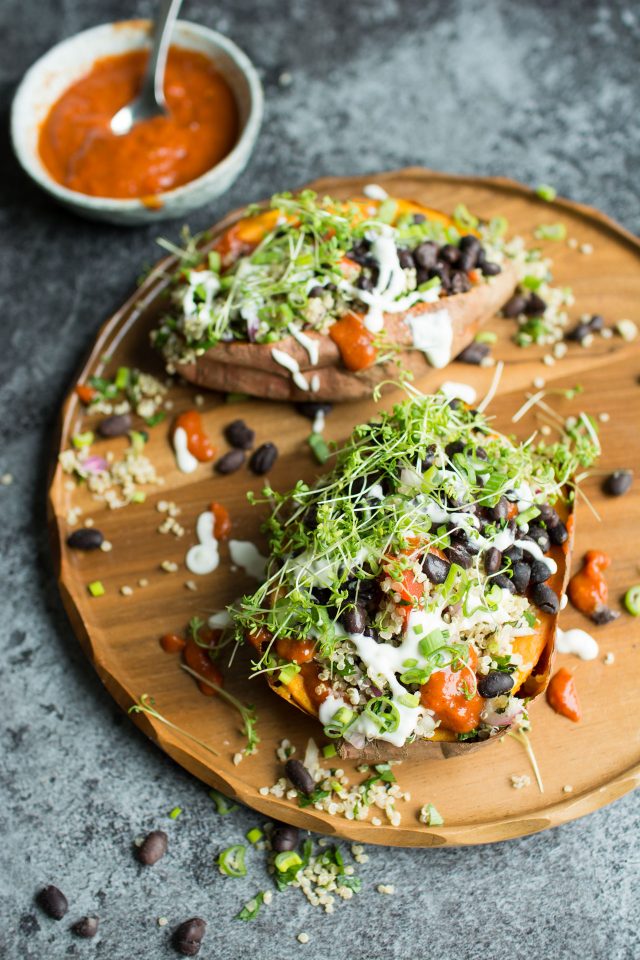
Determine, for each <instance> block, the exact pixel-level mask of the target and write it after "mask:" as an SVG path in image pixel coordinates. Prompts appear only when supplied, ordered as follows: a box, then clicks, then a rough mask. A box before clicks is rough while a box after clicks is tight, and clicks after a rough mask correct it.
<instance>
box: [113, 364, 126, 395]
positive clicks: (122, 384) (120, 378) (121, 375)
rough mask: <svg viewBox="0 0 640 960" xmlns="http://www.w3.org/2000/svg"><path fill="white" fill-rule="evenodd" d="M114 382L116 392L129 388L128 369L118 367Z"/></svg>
mask: <svg viewBox="0 0 640 960" xmlns="http://www.w3.org/2000/svg"><path fill="white" fill-rule="evenodd" d="M114 382H115V385H116V387H117V388H118V390H126V389H127V387H128V386H129V367H118V372H117V373H116V376H115V381H114Z"/></svg>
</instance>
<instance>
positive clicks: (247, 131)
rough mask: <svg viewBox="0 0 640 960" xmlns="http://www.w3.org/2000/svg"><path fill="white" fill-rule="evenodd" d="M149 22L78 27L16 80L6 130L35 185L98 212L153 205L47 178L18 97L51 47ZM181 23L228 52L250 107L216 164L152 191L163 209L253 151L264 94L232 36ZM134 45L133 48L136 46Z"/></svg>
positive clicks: (134, 20)
mask: <svg viewBox="0 0 640 960" xmlns="http://www.w3.org/2000/svg"><path fill="white" fill-rule="evenodd" d="M151 23H152V21H151V20H150V19H149V18H132V19H129V20H112V21H109V22H107V23H101V24H97V25H96V26H93V27H89V28H88V29H87V30H81V31H79V32H78V33H74V34H72V35H71V36H69V37H65V38H64V39H63V40H60V41H59V42H58V43H56V44H54V45H53V46H52V47H50V48H49V49H48V50H47V51H45V53H43V54H42V56H40V57H38V59H37V60H36V61H35V62H34V63H32V64H31V66H30V67H29V68H28V70H27V71H26V73H25V74H24V76H23V78H22V80H21V81H20V83H19V85H18V87H17V89H16V91H15V93H14V95H13V99H12V102H11V121H10V129H11V142H12V145H13V151H14V154H15V156H16V158H17V160H18V162H19V163H20V166H21V167H22V169H23V170H24V171H25V173H27V174H28V175H29V176H30V177H31V179H32V180H34V181H35V182H36V183H37V184H38V186H40V187H42V189H43V190H46V191H47V192H48V193H50V194H52V195H53V196H55V197H56V198H57V199H58V200H61V201H63V202H65V203H67V204H71V205H74V206H77V207H83V208H84V209H86V210H88V211H92V210H93V211H96V212H98V211H100V212H103V211H104V212H108V211H114V212H116V211H117V212H132V213H133V212H139V211H140V210H146V211H148V210H150V209H151V208H150V206H149V204H146V203H143V202H142V199H141V198H139V197H132V198H120V197H95V196H92V195H91V194H87V193H80V192H79V191H77V190H70V189H69V188H68V187H65V186H63V185H62V184H60V183H58V182H57V181H56V180H54V179H53V177H51V176H50V175H49V173H48V172H47V171H46V169H45V167H44V166H43V165H42V164H40V163H38V162H37V159H36V153H35V152H34V151H32V150H30V149H28V148H27V147H26V146H25V145H24V144H23V143H22V142H21V129H22V125H23V123H24V120H23V113H24V111H23V109H22V100H23V98H24V97H25V96H26V90H27V86H28V84H29V83H30V82H31V81H32V79H33V77H34V74H36V73H37V71H38V70H39V69H40V68H41V67H42V63H43V61H44V60H45V59H46V58H48V57H50V56H51V55H52V54H54V53H55V52H61V51H62V50H63V48H64V47H65V46H66V45H67V44H69V43H70V42H71V41H73V40H77V39H78V38H79V37H86V36H88V35H90V34H96V33H101V32H105V33H106V32H107V31H108V30H109V29H113V28H123V27H126V26H127V25H131V26H132V27H133V26H134V25H136V26H142V25H150V24H151ZM180 28H187V30H188V31H192V32H194V33H195V34H196V35H198V36H200V37H202V38H203V39H205V40H209V41H211V42H212V44H213V45H214V46H217V47H218V48H219V49H221V50H222V51H223V52H224V53H226V54H228V55H229V57H230V58H231V59H232V60H233V62H234V63H235V64H236V66H237V67H239V69H240V71H241V72H242V73H243V74H244V76H245V78H246V80H247V83H248V86H249V98H250V104H249V112H248V114H247V118H246V121H245V124H244V126H243V128H242V132H241V133H240V136H239V137H238V140H237V142H236V144H235V146H234V147H233V149H232V150H231V151H230V152H229V153H228V154H227V155H226V157H223V158H222V160H220V161H219V162H218V163H216V164H215V166H213V167H210V168H209V169H208V170H206V171H205V172H204V173H202V174H200V176H199V177H196V178H195V179H194V180H189V181H188V182H187V183H183V184H181V185H180V186H178V187H174V188H173V189H171V190H165V191H163V192H162V193H154V194H153V197H154V199H155V198H157V199H158V201H161V204H160V203H159V207H160V206H162V207H163V208H166V207H167V206H168V205H170V204H171V202H172V200H174V199H178V198H179V199H183V198H185V197H187V196H188V195H189V194H191V193H194V192H197V190H198V189H199V188H200V187H202V186H203V185H204V183H205V182H206V181H207V180H208V179H210V178H212V176H214V175H215V177H216V178H217V177H224V176H225V174H227V173H228V172H231V171H233V168H234V166H235V165H237V164H238V163H242V161H243V159H244V154H245V151H247V150H248V151H250V150H251V148H252V146H253V144H254V142H255V139H256V137H257V135H258V131H259V129H260V125H261V123H262V117H263V111H264V93H263V89H262V83H261V82H260V77H259V75H258V72H257V70H256V68H255V67H254V65H253V63H252V62H251V60H250V59H249V57H248V56H247V54H246V53H245V52H244V51H243V50H241V49H240V47H239V46H238V45H237V44H236V43H235V42H234V41H233V40H231V39H230V38H229V37H226V36H224V34H222V33H218V31H217V30H212V29H211V28H210V27H206V26H204V25H203V24H200V23H194V22H192V21H191V20H177V21H176V23H175V26H174V31H177V30H178V29H180ZM172 42H176V43H178V45H179V42H180V39H179V37H177V36H175V34H174V37H172ZM132 49H135V47H133V48H132ZM95 59H96V60H97V59H99V57H98V56H96V58H95Z"/></svg>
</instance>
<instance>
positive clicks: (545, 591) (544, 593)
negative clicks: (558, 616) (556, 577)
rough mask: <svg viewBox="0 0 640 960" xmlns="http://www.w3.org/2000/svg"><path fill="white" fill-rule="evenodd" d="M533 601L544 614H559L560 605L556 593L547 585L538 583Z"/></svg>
mask: <svg viewBox="0 0 640 960" xmlns="http://www.w3.org/2000/svg"><path fill="white" fill-rule="evenodd" d="M531 599H532V600H533V602H534V603H535V605H536V607H538V609H539V610H542V612H543V613H557V612H558V608H559V606H560V604H559V603H558V597H557V595H556V593H555V592H554V591H553V590H552V589H551V587H548V586H547V585H546V583H536V585H535V587H534V588H533V591H532V593H531Z"/></svg>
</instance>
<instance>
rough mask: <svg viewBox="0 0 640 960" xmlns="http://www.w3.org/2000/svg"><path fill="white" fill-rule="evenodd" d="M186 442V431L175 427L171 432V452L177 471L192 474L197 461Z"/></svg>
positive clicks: (196, 467) (196, 466) (195, 468)
mask: <svg viewBox="0 0 640 960" xmlns="http://www.w3.org/2000/svg"><path fill="white" fill-rule="evenodd" d="M188 442H189V440H188V437H187V431H186V430H185V429H184V428H183V427H176V429H175V430H174V431H173V451H174V453H175V455H176V463H177V465H178V470H180V471H182V473H193V471H194V470H197V469H198V461H197V460H196V458H195V457H194V455H193V454H192V453H191V452H190V450H189V446H188Z"/></svg>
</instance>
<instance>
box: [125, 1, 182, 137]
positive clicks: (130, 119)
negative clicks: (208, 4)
mask: <svg viewBox="0 0 640 960" xmlns="http://www.w3.org/2000/svg"><path fill="white" fill-rule="evenodd" d="M181 5H182V0H163V3H162V6H161V8H160V13H159V15H158V17H157V18H156V20H155V21H154V26H153V42H152V45H151V53H150V54H149V63H148V64H147V69H146V72H145V75H144V77H143V79H142V87H141V88H140V93H139V94H138V96H137V97H136V98H135V100H132V101H131V103H128V104H126V106H124V107H122V108H121V109H120V110H118V112H117V113H116V114H114V116H113V117H112V118H111V124H110V126H111V130H112V132H113V133H115V134H116V135H117V136H122V135H123V134H125V133H129V131H130V130H131V128H132V127H133V126H134V125H135V124H136V123H139V122H140V121H141V120H149V119H150V118H151V117H160V116H164V115H165V114H166V113H167V105H166V102H165V99H164V68H165V66H166V63H167V53H168V51H169V40H170V39H171V31H172V29H173V24H174V23H175V20H176V17H177V16H178V10H179V9H180V7H181Z"/></svg>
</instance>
